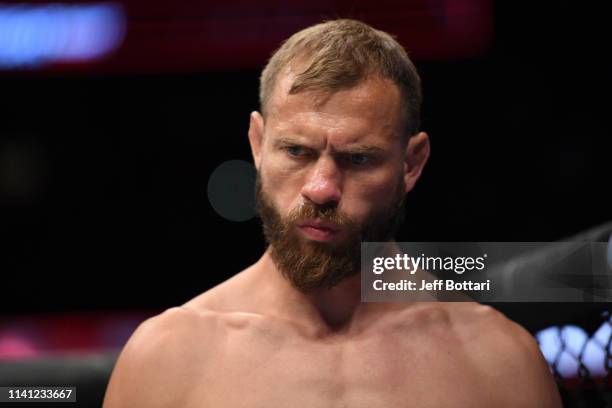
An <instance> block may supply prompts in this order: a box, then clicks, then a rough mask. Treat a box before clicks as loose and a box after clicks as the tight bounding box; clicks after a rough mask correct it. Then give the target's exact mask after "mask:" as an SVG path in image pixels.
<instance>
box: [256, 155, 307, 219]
mask: <svg viewBox="0 0 612 408" xmlns="http://www.w3.org/2000/svg"><path fill="white" fill-rule="evenodd" d="M261 175H262V182H263V185H264V188H265V191H266V192H267V194H268V196H269V197H270V199H271V200H272V201H273V203H274V205H275V206H276V208H277V209H278V210H279V211H280V213H281V215H282V216H286V215H287V213H288V212H289V210H290V209H292V208H294V207H295V206H296V205H297V204H298V201H299V199H300V191H301V186H302V184H301V183H302V176H301V175H300V173H299V172H297V171H295V170H293V171H292V170H291V169H288V168H287V167H286V166H282V165H279V164H278V162H274V161H273V160H269V161H267V162H266V163H265V166H264V165H262V167H261Z"/></svg>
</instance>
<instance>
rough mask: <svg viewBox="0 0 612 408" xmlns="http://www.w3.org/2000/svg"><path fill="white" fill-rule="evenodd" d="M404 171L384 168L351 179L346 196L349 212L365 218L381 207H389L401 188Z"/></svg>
mask: <svg viewBox="0 0 612 408" xmlns="http://www.w3.org/2000/svg"><path fill="white" fill-rule="evenodd" d="M401 181H402V173H401V171H400V170H398V169H395V168H393V169H384V170H381V171H376V172H372V173H370V174H368V175H367V176H366V177H363V178H360V179H355V180H352V181H351V184H350V186H349V185H347V186H346V187H347V190H346V191H345V192H346V195H345V198H346V199H347V201H346V205H347V209H346V211H347V212H350V213H353V214H355V216H356V217H358V218H360V219H365V218H367V217H368V216H370V215H371V214H372V213H375V212H377V211H378V210H380V209H383V208H387V207H388V206H389V203H390V202H391V201H392V200H393V199H394V197H396V196H397V194H398V188H401V185H400V182H401Z"/></svg>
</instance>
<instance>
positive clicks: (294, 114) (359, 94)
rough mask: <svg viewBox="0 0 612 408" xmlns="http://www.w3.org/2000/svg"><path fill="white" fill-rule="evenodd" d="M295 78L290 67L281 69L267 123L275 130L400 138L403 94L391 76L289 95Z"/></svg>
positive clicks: (354, 136)
mask: <svg viewBox="0 0 612 408" xmlns="http://www.w3.org/2000/svg"><path fill="white" fill-rule="evenodd" d="M294 79H295V75H294V74H293V72H291V70H285V71H283V72H282V73H280V74H279V76H278V78H277V81H276V86H275V89H274V91H273V93H272V95H271V97H270V99H269V101H268V106H267V117H266V127H267V128H271V130H272V132H273V133H276V132H287V131H291V132H295V133H309V132H310V131H313V132H315V131H316V132H321V131H324V132H327V133H329V134H330V135H331V134H338V135H344V136H347V137H349V138H359V137H360V136H367V135H370V136H372V135H375V136H379V137H384V138H385V139H395V138H398V139H399V137H400V123H401V120H400V119H401V96H400V91H399V89H398V87H397V86H396V85H395V84H394V83H393V82H392V81H391V80H389V79H386V78H382V77H380V76H371V77H368V78H367V79H365V80H363V81H361V82H359V83H358V84H357V85H355V86H354V87H352V88H349V89H341V90H338V91H334V92H331V93H329V92H328V93H326V92H321V91H318V90H306V91H303V92H299V93H297V94H293V95H290V94H289V89H290V88H291V85H292V84H293V81H294ZM275 131H276V132H275Z"/></svg>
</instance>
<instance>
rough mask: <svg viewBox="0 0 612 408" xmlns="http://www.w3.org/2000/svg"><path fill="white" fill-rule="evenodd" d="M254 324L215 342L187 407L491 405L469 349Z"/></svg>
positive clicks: (433, 342)
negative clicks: (294, 332)
mask: <svg viewBox="0 0 612 408" xmlns="http://www.w3.org/2000/svg"><path fill="white" fill-rule="evenodd" d="M284 334H285V335H283V333H278V332H276V333H274V332H268V333H265V332H262V331H260V330H248V331H243V332H239V333H234V334H233V335H232V336H228V337H226V338H225V341H223V342H222V343H220V344H216V345H209V346H211V347H212V348H213V349H214V350H213V349H209V352H211V353H212V354H210V355H211V357H209V358H208V361H209V364H207V366H206V367H204V368H203V369H202V370H198V372H199V373H201V374H200V375H198V376H195V378H193V379H192V381H193V383H192V384H189V386H188V387H186V392H188V393H189V398H188V400H189V404H188V405H189V406H190V407H193V408H196V407H197V408H205V407H244V408H256V407H257V408H259V407H261V408H264V407H265V408H273V407H279V408H280V407H282V408H286V407H295V408H300V407H308V408H317V407H326V408H333V407H338V408H340V407H342V408H345V407H346V408H349V407H350V408H359V407H368V408H376V407H385V408H389V407H398V408H400V407H432V408H433V407H458V408H459V407H478V406H483V407H485V406H491V405H490V402H491V401H488V400H487V397H486V395H487V393H486V387H485V388H483V381H482V378H481V376H480V374H479V373H478V371H477V370H476V368H475V367H472V366H471V365H470V360H469V358H467V356H466V355H465V351H464V350H462V349H459V348H454V347H453V345H452V344H446V345H444V343H443V342H439V341H436V340H432V339H431V338H429V341H428V342H425V341H421V340H420V339H419V338H413V339H410V338H402V337H400V336H398V335H390V334H388V333H387V334H386V335H372V336H365V337H363V338H356V339H351V340H350V341H349V340H347V341H343V340H329V339H324V340H317V341H315V340H306V339H304V338H301V337H298V336H290V335H289V333H284Z"/></svg>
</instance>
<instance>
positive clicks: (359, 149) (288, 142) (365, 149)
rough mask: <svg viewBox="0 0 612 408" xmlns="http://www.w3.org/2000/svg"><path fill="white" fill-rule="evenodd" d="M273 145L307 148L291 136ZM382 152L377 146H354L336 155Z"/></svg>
mask: <svg viewBox="0 0 612 408" xmlns="http://www.w3.org/2000/svg"><path fill="white" fill-rule="evenodd" d="M274 145H275V146H292V145H298V146H304V147H309V146H308V144H306V143H305V142H304V141H303V139H300V138H296V137H291V136H281V137H279V138H277V139H276V140H274ZM384 152H385V149H383V148H381V147H378V146H374V145H355V146H349V147H346V148H344V149H340V150H338V153H341V154H381V153H384Z"/></svg>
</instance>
